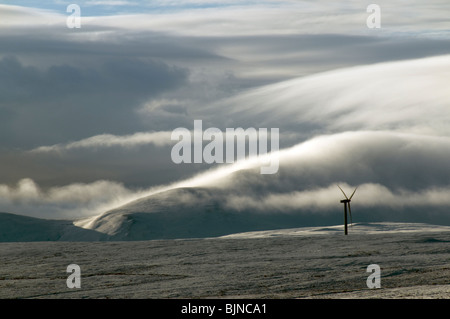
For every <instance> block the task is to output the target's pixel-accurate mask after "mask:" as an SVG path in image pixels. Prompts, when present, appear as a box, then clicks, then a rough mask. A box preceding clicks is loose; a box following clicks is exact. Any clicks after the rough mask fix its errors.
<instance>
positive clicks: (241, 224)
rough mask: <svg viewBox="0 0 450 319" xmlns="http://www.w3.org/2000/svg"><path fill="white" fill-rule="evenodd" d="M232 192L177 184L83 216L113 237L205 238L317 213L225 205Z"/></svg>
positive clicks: (292, 223)
mask: <svg viewBox="0 0 450 319" xmlns="http://www.w3.org/2000/svg"><path fill="white" fill-rule="evenodd" d="M225 196H227V192H226V191H224V190H220V189H213V188H177V189H172V190H169V191H165V192H162V193H159V194H155V195H151V196H147V197H144V198H142V199H138V200H136V201H133V202H131V203H129V204H126V205H124V206H122V207H119V208H117V209H113V210H110V211H108V212H106V213H104V214H102V215H101V216H99V217H95V218H90V219H87V220H84V221H79V222H77V223H76V224H77V225H80V226H81V225H83V227H86V228H88V229H91V230H94V231H97V232H101V233H105V234H108V236H109V237H108V238H109V239H110V240H148V239H169V238H170V239H174V238H203V237H215V236H222V235H227V234H232V233H237V232H245V231H256V230H266V229H279V228H292V227H301V226H304V225H305V223H306V222H307V220H308V221H309V223H310V222H311V216H308V218H306V216H305V215H303V214H295V213H286V214H282V213H279V212H274V213H268V212H259V211H237V210H235V209H233V208H230V207H224V203H225V200H224V197H225Z"/></svg>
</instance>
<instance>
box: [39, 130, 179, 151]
mask: <svg viewBox="0 0 450 319" xmlns="http://www.w3.org/2000/svg"><path fill="white" fill-rule="evenodd" d="M171 134H172V132H148V133H147V132H140V133H135V134H131V135H124V136H117V135H112V134H101V135H96V136H92V137H88V138H86V139H82V140H79V141H75V142H69V143H65V144H55V145H50V146H40V147H38V148H35V149H33V150H31V152H54V151H56V152H58V151H63V150H72V149H83V148H87V149H97V148H106V147H122V148H130V147H138V146H142V145H147V144H153V145H156V146H164V145H171V144H173V143H174V142H173V141H171V139H170V136H171Z"/></svg>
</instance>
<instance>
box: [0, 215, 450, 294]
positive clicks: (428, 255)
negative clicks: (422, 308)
mask: <svg viewBox="0 0 450 319" xmlns="http://www.w3.org/2000/svg"><path fill="white" fill-rule="evenodd" d="M339 228H340V227H338V226H336V227H317V228H307V229H291V230H286V231H276V232H258V233H251V234H239V235H235V236H227V237H221V238H205V239H190V240H155V241H133V242H125V241H123V242H84V243H77V242H71V243H63V242H39V243H38V242H31V243H27V244H23V243H0V264H1V265H2V267H0V298H66V299H67V298H189V299H190V298H450V285H449V278H450V267H449V260H450V248H449V247H450V245H449V243H450V227H437V226H432V225H424V224H409V223H408V224H403V223H375V224H356V225H354V226H353V227H352V229H351V230H350V233H349V235H348V236H344V235H343V233H342V231H339ZM72 263H76V264H77V265H79V266H80V269H81V288H80V289H68V288H67V286H66V279H67V276H68V274H66V275H65V271H66V267H67V266H68V265H69V264H72ZM371 264H377V265H379V267H380V269H381V288H379V289H369V288H368V287H367V285H366V280H367V278H368V276H369V275H370V273H368V272H367V267H368V266H369V265H371Z"/></svg>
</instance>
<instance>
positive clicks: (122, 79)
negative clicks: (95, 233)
mask: <svg viewBox="0 0 450 319" xmlns="http://www.w3.org/2000/svg"><path fill="white" fill-rule="evenodd" d="M371 3H374V2H373V1H356V0H355V1H345V2H337V1H330V0H317V1H287V0H286V1H283V0H280V1H233V0H230V1H203V0H192V1H190V0H186V1H162V0H160V1H158V0H157V1H115V0H105V1H62V0H55V1H31V0H30V1H20V0H19V1H0V17H1V18H0V165H1V166H0V167H2V170H1V171H0V211H3V212H10V213H16V214H23V215H28V216H34V217H40V218H54V219H61V218H81V217H89V216H95V215H96V214H99V213H102V212H104V211H105V210H106V209H108V208H113V207H116V206H118V205H121V204H124V203H126V202H127V201H129V200H131V199H136V198H139V197H141V196H145V195H148V194H152V193H153V192H155V191H159V190H161V189H170V188H173V187H178V186H190V187H203V186H205V185H206V186H211V187H221V188H224V189H226V190H227V191H228V192H229V193H228V196H227V198H226V201H227V205H229V206H230V207H233V208H235V209H240V208H242V209H244V208H245V209H255V210H261V211H265V210H272V211H273V210H277V211H280V212H288V211H289V212H293V211H302V212H305V213H311V214H314V213H316V212H317V211H319V212H327V214H333V213H337V212H339V213H341V210H342V207H341V206H340V204H339V200H340V199H341V196H342V194H341V193H340V191H339V189H338V188H337V187H336V185H337V184H339V185H341V186H342V187H343V188H345V190H347V191H348V192H350V191H352V190H353V189H354V187H356V186H359V188H358V192H357V195H355V203H354V205H355V208H354V209H356V208H357V207H358V205H360V206H359V207H360V210H364V209H369V208H370V209H374V207H375V208H376V207H378V208H379V209H380V210H383V209H385V208H386V207H389V208H390V209H394V210H396V211H399V210H401V211H402V212H407V211H408V210H409V209H411V208H417V207H424V210H426V212H427V214H430V212H434V211H435V212H437V213H436V216H435V217H434V218H433V219H432V221H433V222H436V223H448V222H449V221H450V217H449V216H448V214H449V213H447V212H446V211H447V210H448V209H449V208H450V200H448V199H447V198H450V197H448V195H447V194H448V193H449V192H450V183H449V181H450V161H448V158H449V155H450V153H449V152H450V151H449V149H450V148H449V146H450V145H449V144H450V129H449V128H448V123H449V120H450V108H449V104H450V93H449V90H448V83H450V82H449V79H450V41H449V39H450V19H449V17H448V12H449V9H450V4H449V3H448V1H446V0H440V1H439V0H431V1H424V0H413V1H395V2H394V3H392V1H377V2H376V4H378V5H379V7H380V9H381V11H380V21H381V24H380V28H369V27H368V26H367V22H366V21H367V19H368V17H369V16H370V15H371V12H367V7H368V6H369V5H370V4H371ZM70 4H77V5H78V6H79V7H80V14H81V20H80V22H81V23H80V28H69V27H68V25H67V21H68V19H70V18H71V15H72V12H71V11H70V12H67V10H66V9H67V7H68V5H70ZM196 119H197V120H202V121H203V126H204V128H207V127H217V128H219V129H220V130H225V129H226V128H237V127H243V128H244V129H245V128H249V127H254V128H257V129H258V128H279V132H280V137H279V139H280V140H279V143H280V168H279V171H278V172H277V174H272V175H261V174H259V173H258V172H259V170H255V169H254V168H255V167H256V166H257V165H260V164H258V163H256V164H255V163H254V162H251V161H248V162H246V163H236V164H223V165H217V164H206V163H198V164H194V163H191V164H186V163H181V164H176V163H174V162H173V161H172V160H171V149H172V147H173V146H174V144H175V142H174V141H172V140H171V133H172V131H173V130H175V129H176V128H179V127H183V128H187V129H188V130H192V129H193V124H194V120H196ZM255 165H256V166H255ZM357 200H358V201H359V204H358V201H357ZM352 207H353V206H352ZM402 216H403V215H402ZM405 216H408V215H407V214H405Z"/></svg>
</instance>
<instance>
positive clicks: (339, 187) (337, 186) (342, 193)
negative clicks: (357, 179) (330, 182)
mask: <svg viewBox="0 0 450 319" xmlns="http://www.w3.org/2000/svg"><path fill="white" fill-rule="evenodd" d="M337 187H339V189H340V190H341V192H342V194H344V196H345V199H348V197H347V195H345V193H344V191H343V190H342V188H341V187H340V186H339V185H338V186H337Z"/></svg>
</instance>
